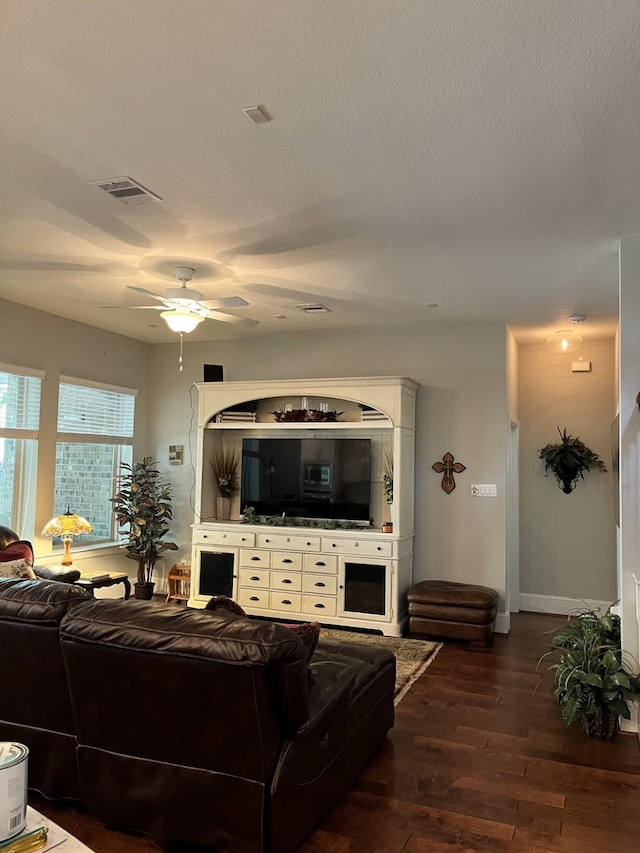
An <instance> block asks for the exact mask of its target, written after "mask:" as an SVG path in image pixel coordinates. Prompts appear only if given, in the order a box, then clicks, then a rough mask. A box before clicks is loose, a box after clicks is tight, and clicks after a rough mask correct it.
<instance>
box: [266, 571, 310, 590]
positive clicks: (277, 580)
mask: <svg viewBox="0 0 640 853" xmlns="http://www.w3.org/2000/svg"><path fill="white" fill-rule="evenodd" d="M271 589H272V590H274V591H275V590H276V589H282V590H284V591H285V592H287V591H289V590H290V591H292V592H300V590H301V589H302V574H300V572H298V573H296V572H271Z"/></svg>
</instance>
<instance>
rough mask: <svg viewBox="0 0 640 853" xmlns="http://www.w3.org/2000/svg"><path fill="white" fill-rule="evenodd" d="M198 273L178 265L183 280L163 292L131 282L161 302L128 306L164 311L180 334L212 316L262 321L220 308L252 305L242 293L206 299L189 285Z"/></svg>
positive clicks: (248, 322)
mask: <svg viewBox="0 0 640 853" xmlns="http://www.w3.org/2000/svg"><path fill="white" fill-rule="evenodd" d="M194 273H195V269H194V268H193V267H176V268H175V275H176V278H177V279H178V281H180V282H182V284H181V285H180V287H168V288H167V289H166V290H165V291H164V293H163V294H162V296H159V295H158V294H157V293H153V291H151V290H146V289H145V288H144V287H135V286H134V285H127V287H128V289H129V290H134V291H135V292H136V293H142V294H143V295H144V296H148V297H149V298H151V299H155V300H157V302H159V303H161V304H160V305H127V306H126V308H127V309H129V308H130V309H152V310H156V311H161V312H162V313H161V314H160V316H161V317H162V319H163V320H164V321H165V323H166V324H167V326H169V328H170V329H171V331H172V332H178V334H180V335H184V334H189V332H193V330H194V329H195V328H196V326H198V324H199V323H202V321H203V320H206V319H208V318H210V319H213V320H220V321H222V322H223V323H235V324H236V325H239V326H248V327H253V326H257V325H258V324H259V321H258V320H252V319H250V318H249V317H235V316H234V315H233V314H225V313H224V311H221V310H220V309H221V308H240V307H242V306H244V305H248V304H249V303H248V302H247V300H246V299H243V298H242V297H241V296H227V297H224V298H222V299H206V300H203V295H202V293H200V291H199V290H192V289H191V288H190V287H187V282H188V281H191V279H192V278H193V274H194ZM109 307H112V306H109ZM113 307H116V306H113ZM120 307H122V306H120Z"/></svg>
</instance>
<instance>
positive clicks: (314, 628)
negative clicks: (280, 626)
mask: <svg viewBox="0 0 640 853" xmlns="http://www.w3.org/2000/svg"><path fill="white" fill-rule="evenodd" d="M284 627H285V628H288V629H289V630H290V631H293V633H294V634H297V635H298V637H300V639H301V640H302V642H303V643H304V645H305V648H306V650H307V660H308V661H310V660H311V658H312V657H313V653H314V652H315V650H316V646H317V645H318V640H319V639H320V623H319V622H301V623H297V622H295V623H293V624H285V625H284Z"/></svg>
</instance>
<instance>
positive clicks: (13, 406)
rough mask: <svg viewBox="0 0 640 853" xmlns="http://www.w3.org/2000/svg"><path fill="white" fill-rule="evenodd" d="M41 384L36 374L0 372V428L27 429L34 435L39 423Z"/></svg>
mask: <svg viewBox="0 0 640 853" xmlns="http://www.w3.org/2000/svg"><path fill="white" fill-rule="evenodd" d="M41 385H42V381H41V379H40V378H39V377H37V376H20V375H18V374H15V373H7V372H0V429H3V430H28V431H30V432H32V433H33V434H34V436H35V434H36V433H37V431H38V427H39V424H40V388H41ZM5 435H6V433H5Z"/></svg>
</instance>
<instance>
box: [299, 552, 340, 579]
mask: <svg viewBox="0 0 640 853" xmlns="http://www.w3.org/2000/svg"><path fill="white" fill-rule="evenodd" d="M302 565H303V567H304V570H305V572H328V573H329V574H333V575H335V574H337V571H338V558H337V557H336V556H335V555H334V554H328V555H327V554H303V555H302Z"/></svg>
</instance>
